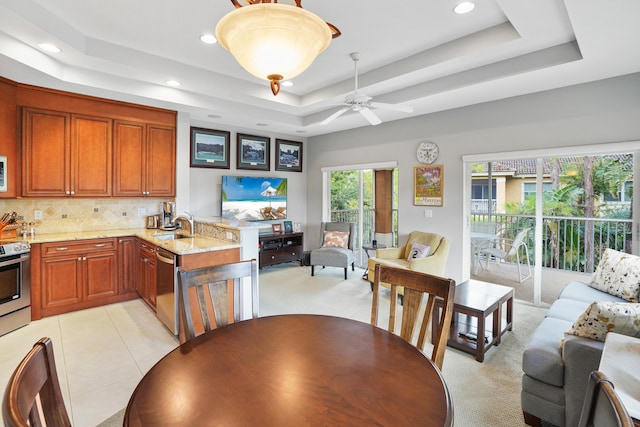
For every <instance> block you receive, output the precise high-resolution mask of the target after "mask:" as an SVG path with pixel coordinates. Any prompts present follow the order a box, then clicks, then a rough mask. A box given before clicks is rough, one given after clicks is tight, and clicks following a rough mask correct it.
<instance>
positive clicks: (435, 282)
mask: <svg viewBox="0 0 640 427" xmlns="http://www.w3.org/2000/svg"><path fill="white" fill-rule="evenodd" d="M380 282H386V283H388V284H389V285H390V289H391V296H390V303H389V304H390V309H389V328H388V330H389V332H392V333H395V329H396V328H395V325H396V311H397V310H396V309H397V305H398V287H400V286H402V287H404V302H403V305H402V322H401V328H400V336H401V337H402V338H403V339H404V340H406V341H408V342H412V340H413V333H414V329H415V327H416V325H417V323H418V321H419V318H420V306H421V303H422V299H423V296H424V295H425V294H428V297H427V303H426V307H425V310H424V313H423V314H422V324H421V326H420V333H419V335H418V342H417V345H416V347H417V348H418V349H419V350H424V342H425V338H426V335H427V328H428V326H429V321H430V320H432V319H431V317H432V313H433V307H434V304H435V301H436V297H439V298H442V299H443V300H444V301H443V305H442V313H441V314H440V322H439V323H438V327H439V331H438V333H437V339H436V342H434V343H433V352H432V353H431V360H432V361H433V363H435V364H436V366H437V367H438V368H439V369H442V362H443V360H444V350H445V348H446V347H447V340H448V339H449V330H450V329H451V317H452V314H453V297H454V293H455V288H456V282H455V281H454V280H452V279H445V278H444V277H439V276H432V275H430V274H426V273H421V272H418V271H413V270H407V269H404V268H397V267H390V266H385V265H382V264H377V265H376V267H375V279H374V282H373V301H372V304H371V324H372V325H375V326H377V325H378V304H379V297H378V293H379V292H378V291H379V289H380Z"/></svg>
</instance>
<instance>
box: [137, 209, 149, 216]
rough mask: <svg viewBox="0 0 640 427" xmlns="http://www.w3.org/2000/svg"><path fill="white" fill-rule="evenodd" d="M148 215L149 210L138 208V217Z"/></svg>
mask: <svg viewBox="0 0 640 427" xmlns="http://www.w3.org/2000/svg"><path fill="white" fill-rule="evenodd" d="M146 214H147V208H138V216H145V215H146Z"/></svg>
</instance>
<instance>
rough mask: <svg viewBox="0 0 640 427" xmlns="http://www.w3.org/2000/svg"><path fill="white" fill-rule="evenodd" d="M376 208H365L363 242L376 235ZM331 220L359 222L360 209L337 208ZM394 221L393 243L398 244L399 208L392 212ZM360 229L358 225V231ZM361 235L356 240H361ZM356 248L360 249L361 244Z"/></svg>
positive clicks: (368, 241)
mask: <svg viewBox="0 0 640 427" xmlns="http://www.w3.org/2000/svg"><path fill="white" fill-rule="evenodd" d="M375 212H376V211H375V209H364V210H363V213H362V214H363V218H362V242H363V243H370V242H371V240H372V239H373V237H374V231H375ZM331 221H335V222H353V223H355V224H358V222H359V221H360V211H359V210H355V209H354V210H335V211H331ZM392 221H393V245H394V246H397V244H398V233H397V230H398V210H397V209H394V210H393V212H392ZM357 232H358V229H357V227H356V233H357ZM359 237H360V236H359V235H356V239H355V242H359V241H360V239H359ZM356 249H360V246H359V245H358V246H356Z"/></svg>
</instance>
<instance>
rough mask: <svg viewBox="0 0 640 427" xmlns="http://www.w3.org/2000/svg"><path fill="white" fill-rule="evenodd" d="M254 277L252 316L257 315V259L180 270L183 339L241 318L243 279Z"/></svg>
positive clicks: (181, 339) (189, 338) (252, 282)
mask: <svg viewBox="0 0 640 427" xmlns="http://www.w3.org/2000/svg"><path fill="white" fill-rule="evenodd" d="M244 277H250V278H251V307H252V316H253V318H254V319H255V318H256V317H258V263H257V261H256V260H255V259H253V260H250V261H240V262H236V263H230V264H221V265H213V266H209V267H204V268H197V269H193V270H178V282H179V288H180V289H179V293H180V298H179V300H180V319H181V322H180V342H181V343H184V342H186V341H190V340H192V339H193V338H195V337H196V336H198V335H201V334H203V333H205V332H209V331H211V330H213V329H215V328H219V327H221V326H226V325H228V324H230V323H233V322H236V321H238V320H240V301H239V296H240V279H242V278H244Z"/></svg>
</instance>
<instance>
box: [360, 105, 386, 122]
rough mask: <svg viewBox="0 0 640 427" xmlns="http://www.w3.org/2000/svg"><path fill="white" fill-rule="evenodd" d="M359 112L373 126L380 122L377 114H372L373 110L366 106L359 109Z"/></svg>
mask: <svg viewBox="0 0 640 427" xmlns="http://www.w3.org/2000/svg"><path fill="white" fill-rule="evenodd" d="M360 114H362V115H363V116H364V118H365V119H367V120H368V121H369V123H371V125H373V126H375V125H379V124H380V123H382V120H380V119H379V118H378V116H376V115H375V114H373V111H371V110H370V109H368V108H362V109H360Z"/></svg>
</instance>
